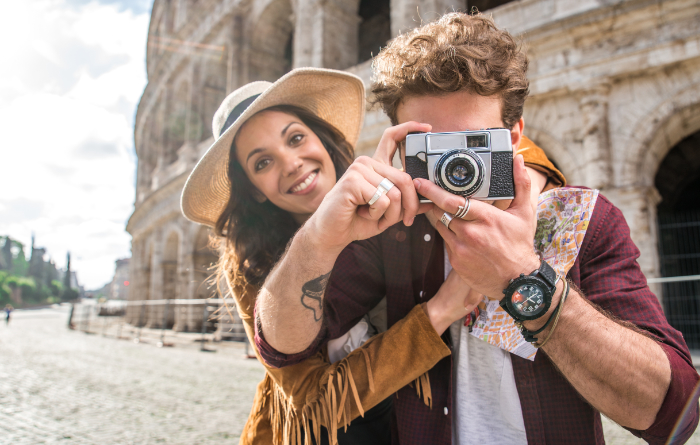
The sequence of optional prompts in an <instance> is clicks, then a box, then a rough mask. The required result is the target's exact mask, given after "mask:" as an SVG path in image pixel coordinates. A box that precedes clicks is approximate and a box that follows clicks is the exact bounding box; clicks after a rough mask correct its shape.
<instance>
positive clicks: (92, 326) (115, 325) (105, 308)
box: [68, 298, 248, 354]
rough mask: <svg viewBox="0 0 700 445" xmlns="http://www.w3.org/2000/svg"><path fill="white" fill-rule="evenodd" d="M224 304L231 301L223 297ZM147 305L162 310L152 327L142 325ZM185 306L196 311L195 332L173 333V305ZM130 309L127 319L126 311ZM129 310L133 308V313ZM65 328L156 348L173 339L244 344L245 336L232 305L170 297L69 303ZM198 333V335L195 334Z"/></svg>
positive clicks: (230, 303) (220, 300)
mask: <svg viewBox="0 0 700 445" xmlns="http://www.w3.org/2000/svg"><path fill="white" fill-rule="evenodd" d="M225 304H226V305H229V306H231V305H232V302H231V301H230V300H227V301H226V302H225ZM149 307H158V308H159V309H162V322H161V323H158V325H159V327H158V328H156V329H153V328H148V327H147V326H146V318H147V313H148V312H147V311H148V309H149ZM183 307H189V308H190V309H192V310H195V311H196V310H199V311H200V312H199V314H200V315H199V317H200V318H199V320H200V321H201V329H200V330H199V332H198V333H194V332H192V331H190V332H175V331H174V330H173V329H172V327H173V326H172V322H169V320H171V319H172V316H173V313H174V311H175V310H176V309H177V308H183ZM128 311H131V312H132V314H131V320H128V319H127V313H128ZM133 311H136V312H135V313H136V315H134V313H133ZM68 327H69V328H71V329H75V330H79V331H82V332H85V333H88V334H99V335H103V336H105V337H114V338H119V339H127V340H132V341H133V342H135V343H140V342H144V341H145V342H150V343H154V344H155V345H156V346H158V347H163V346H173V345H174V344H175V340H180V341H189V342H192V341H196V342H200V349H201V350H211V349H208V348H207V345H208V344H213V343H217V342H221V341H233V342H241V343H245V345H246V354H248V352H247V351H248V338H247V336H246V333H245V328H244V326H243V322H242V321H241V319H240V318H238V314H237V313H236V310H235V307H229V310H226V308H225V307H224V300H223V299H216V298H211V299H170V300H135V301H134V300H130V301H114V300H112V301H109V302H107V303H96V302H92V301H83V302H82V303H76V304H73V305H72V307H71V312H70V315H69V318H68ZM197 334H198V335H197Z"/></svg>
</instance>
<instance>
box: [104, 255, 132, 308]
mask: <svg viewBox="0 0 700 445" xmlns="http://www.w3.org/2000/svg"><path fill="white" fill-rule="evenodd" d="M130 261H131V259H130V258H122V259H121V260H117V261H115V263H116V266H117V267H116V269H115V271H114V278H113V279H112V284H111V285H110V288H109V298H110V299H112V300H126V299H127V297H128V292H129V285H130V284H131V283H130V282H129V262H130Z"/></svg>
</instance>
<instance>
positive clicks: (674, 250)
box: [648, 211, 700, 350]
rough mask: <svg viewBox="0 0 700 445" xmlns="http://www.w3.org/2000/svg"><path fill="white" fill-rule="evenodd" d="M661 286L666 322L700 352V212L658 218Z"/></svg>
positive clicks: (658, 280)
mask: <svg viewBox="0 0 700 445" xmlns="http://www.w3.org/2000/svg"><path fill="white" fill-rule="evenodd" d="M658 222H659V225H658V228H659V265H660V266H661V275H662V278H656V279H649V280H648V281H649V283H660V284H661V288H662V293H663V298H662V301H663V305H664V311H665V312H666V318H667V319H668V321H669V323H670V324H671V326H673V327H674V328H676V329H678V330H679V331H681V332H682V333H683V336H684V337H685V341H686V343H687V344H688V347H689V348H690V349H695V350H698V349H700V212H698V211H688V212H673V213H660V214H659V220H658Z"/></svg>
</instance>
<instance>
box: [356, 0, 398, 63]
mask: <svg viewBox="0 0 700 445" xmlns="http://www.w3.org/2000/svg"><path fill="white" fill-rule="evenodd" d="M358 15H359V16H360V19H361V21H360V23H359V25H358V33H357V34H358V44H357V63H362V62H365V61H367V60H369V59H371V58H372V57H373V56H376V55H377V54H378V53H379V49H380V48H381V47H383V46H384V45H386V42H387V41H388V40H389V39H391V2H390V0H362V1H360V5H359V11H358Z"/></svg>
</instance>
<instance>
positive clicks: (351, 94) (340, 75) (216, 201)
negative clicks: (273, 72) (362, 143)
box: [181, 68, 365, 227]
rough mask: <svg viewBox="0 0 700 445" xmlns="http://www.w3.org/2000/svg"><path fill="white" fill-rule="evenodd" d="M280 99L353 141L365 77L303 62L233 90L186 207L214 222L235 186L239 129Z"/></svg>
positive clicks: (189, 214)
mask: <svg viewBox="0 0 700 445" xmlns="http://www.w3.org/2000/svg"><path fill="white" fill-rule="evenodd" d="M275 105H295V106H297V107H301V108H304V109H306V110H308V111H310V112H312V113H314V114H315V115H316V116H318V117H320V118H321V119H323V120H324V121H326V122H328V123H329V124H331V125H333V126H334V127H335V128H337V129H338V130H339V131H340V132H341V133H342V134H343V135H344V136H345V139H346V140H347V141H348V142H349V143H350V145H352V146H353V147H354V146H355V144H356V143H357V139H358V137H359V135H360V128H361V127H362V121H363V119H364V114H365V88H364V85H363V83H362V80H361V79H360V78H359V77H357V76H355V75H353V74H350V73H346V72H344V71H335V70H328V69H321V68H299V69H295V70H292V71H290V72H289V73H287V74H286V75H284V76H282V77H281V78H280V79H279V80H277V82H275V83H270V82H264V81H259V82H252V83H249V84H248V85H245V86H242V87H241V88H239V89H237V90H236V91H234V92H233V93H231V94H229V95H228V97H226V99H224V101H223V102H222V103H221V106H220V107H219V109H218V110H217V111H216V114H215V115H214V122H213V123H212V132H213V134H214V138H215V142H214V144H213V145H212V146H211V147H209V150H207V152H206V153H205V154H204V156H203V157H202V159H201V160H200V161H199V162H198V163H197V165H196V166H195V167H194V170H192V173H191V174H190V177H189V178H188V179H187V182H186V183H185V188H184V189H183V191H182V200H181V206H182V213H183V214H184V215H185V217H186V218H187V219H189V220H191V221H194V222H197V223H200V224H204V225H207V226H210V227H213V226H214V225H215V224H216V220H217V219H218V218H219V216H221V213H222V212H223V211H224V209H225V207H226V203H227V202H228V199H229V194H230V191H231V182H230V181H229V180H228V163H229V153H230V151H231V144H232V142H233V138H234V137H235V135H236V132H237V131H238V129H239V128H240V127H241V125H243V123H244V122H245V121H246V120H248V119H249V118H250V117H251V116H253V115H254V114H255V113H257V112H259V111H262V110H264V109H266V108H269V107H272V106H275Z"/></svg>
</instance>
